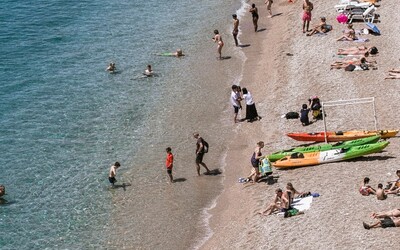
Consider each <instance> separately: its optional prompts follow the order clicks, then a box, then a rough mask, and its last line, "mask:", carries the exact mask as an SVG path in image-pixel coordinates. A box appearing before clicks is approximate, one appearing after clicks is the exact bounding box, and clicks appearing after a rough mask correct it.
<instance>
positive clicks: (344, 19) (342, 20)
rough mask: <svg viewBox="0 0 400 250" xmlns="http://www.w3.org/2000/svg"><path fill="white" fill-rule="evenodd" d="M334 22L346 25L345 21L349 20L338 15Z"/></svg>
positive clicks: (344, 16) (343, 15)
mask: <svg viewBox="0 0 400 250" xmlns="http://www.w3.org/2000/svg"><path fill="white" fill-rule="evenodd" d="M336 20H337V21H338V22H339V23H347V21H348V20H349V18H348V17H347V16H346V15H345V14H343V13H342V14H339V15H338V16H337V17H336Z"/></svg>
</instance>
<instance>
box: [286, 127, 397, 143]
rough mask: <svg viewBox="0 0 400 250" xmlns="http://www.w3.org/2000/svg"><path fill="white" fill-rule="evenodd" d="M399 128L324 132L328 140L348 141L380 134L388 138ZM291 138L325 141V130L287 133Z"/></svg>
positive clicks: (394, 134) (383, 137)
mask: <svg viewBox="0 0 400 250" xmlns="http://www.w3.org/2000/svg"><path fill="white" fill-rule="evenodd" d="M398 132H399V130H370V131H367V130H350V131H338V132H332V131H328V132H326V135H327V140H328V142H337V141H349V140H356V139H360V138H365V137H369V136H373V135H380V136H381V138H382V139H386V138H390V137H394V136H396V134H397V133H398ZM287 136H289V137H290V138H292V139H295V140H297V141H317V142H323V141H325V132H316V133H288V134H287Z"/></svg>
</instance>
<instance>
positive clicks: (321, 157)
mask: <svg viewBox="0 0 400 250" xmlns="http://www.w3.org/2000/svg"><path fill="white" fill-rule="evenodd" d="M388 145H389V142H388V141H382V142H377V143H371V144H364V145H360V146H353V147H350V148H340V149H332V150H327V151H321V152H311V153H299V152H295V153H292V154H291V155H289V156H285V157H283V158H282V159H280V160H278V161H276V162H274V163H272V165H273V166H274V167H275V168H280V169H285V168H294V167H304V166H313V165H318V164H323V163H329V162H337V161H344V160H349V159H353V158H357V157H360V156H364V155H368V154H373V153H377V152H380V151H382V150H383V149H384V148H386V147H387V146H388Z"/></svg>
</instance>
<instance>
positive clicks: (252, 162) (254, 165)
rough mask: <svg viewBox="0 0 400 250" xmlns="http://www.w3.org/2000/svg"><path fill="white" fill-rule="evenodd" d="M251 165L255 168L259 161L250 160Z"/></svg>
mask: <svg viewBox="0 0 400 250" xmlns="http://www.w3.org/2000/svg"><path fill="white" fill-rule="evenodd" d="M251 165H252V166H253V168H256V169H258V166H259V165H260V164H259V162H258V161H256V162H254V161H251Z"/></svg>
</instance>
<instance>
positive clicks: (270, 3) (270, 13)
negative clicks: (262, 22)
mask: <svg viewBox="0 0 400 250" xmlns="http://www.w3.org/2000/svg"><path fill="white" fill-rule="evenodd" d="M272 3H273V1H272V0H266V1H265V4H266V5H267V10H268V12H269V16H268V17H272V10H271V7H272Z"/></svg>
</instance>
